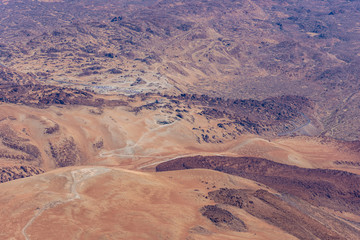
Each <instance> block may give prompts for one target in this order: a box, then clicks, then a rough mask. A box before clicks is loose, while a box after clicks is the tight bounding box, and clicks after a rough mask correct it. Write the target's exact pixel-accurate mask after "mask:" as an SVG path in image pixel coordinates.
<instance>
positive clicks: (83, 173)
mask: <svg viewBox="0 0 360 240" xmlns="http://www.w3.org/2000/svg"><path fill="white" fill-rule="evenodd" d="M109 171H110V169H109V168H105V167H92V168H84V169H78V170H73V171H71V187H70V193H71V195H72V196H71V197H69V198H68V199H65V200H55V201H52V202H49V203H47V204H45V205H44V206H43V207H42V208H40V209H39V210H38V211H37V212H36V213H35V215H34V216H33V217H32V218H31V219H30V220H29V221H28V222H27V223H26V225H25V226H24V227H23V229H22V230H21V232H22V234H23V235H24V237H25V239H26V240H30V237H29V235H28V234H27V233H26V230H27V229H28V228H29V227H30V226H31V224H33V223H34V221H35V220H36V219H37V218H38V217H39V216H41V214H42V213H43V212H44V211H46V210H48V209H50V208H54V207H56V206H57V205H60V204H65V203H68V202H71V201H74V200H76V199H80V198H81V197H80V194H79V193H78V192H77V190H76V188H77V186H78V184H79V183H81V182H83V181H85V180H87V179H89V178H92V177H94V176H97V175H100V174H103V173H106V172H109Z"/></svg>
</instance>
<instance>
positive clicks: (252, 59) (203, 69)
mask: <svg viewBox="0 0 360 240" xmlns="http://www.w3.org/2000/svg"><path fill="white" fill-rule="evenodd" d="M359 9H360V6H359V3H358V1H345V0H344V1H343V0H341V1H332V0H327V1H320V0H312V1H278V0H272V1H267V0H266V1H251V0H246V1H238V2H234V1H230V0H223V1H216V3H215V2H214V1H204V2H198V1H180V2H179V1H176V2H174V1H171V0H157V1H146V3H145V2H143V1H141V2H140V1H132V2H127V1H101V0H96V1H94V0H92V1H90V0H83V1H67V0H64V1H50V2H49V1H16V0H11V1H2V2H1V3H0V22H1V25H0V26H1V28H0V44H1V45H0V61H2V63H3V64H5V65H6V66H8V67H11V68H13V69H16V70H18V71H20V72H23V73H24V74H27V73H28V74H30V75H32V76H35V77H36V79H37V80H38V81H40V82H41V83H46V84H52V85H60V86H66V87H69V86H70V87H76V88H80V89H89V90H92V91H96V92H98V93H108V94H109V93H110V94H111V93H113V94H117V93H124V94H136V93H142V92H143V93H144V92H153V93H157V92H160V93H170V94H171V95H179V94H181V93H191V94H194V93H196V94H206V95H209V96H212V97H223V98H232V99H249V98H251V99H257V100H263V99H266V98H269V97H278V96H282V95H296V96H301V97H306V98H308V99H310V100H312V101H313V102H314V103H316V105H317V108H316V110H317V111H318V118H319V120H320V122H321V123H322V124H323V126H324V129H323V131H322V133H323V134H324V135H326V136H330V137H336V138H341V139H346V140H358V139H359V135H358V133H359V127H358V126H359V125H360V124H359V122H358V118H357V117H356V116H358V115H359V112H358V109H359V108H358V103H359V96H360V95H359V82H360V81H359V78H358V76H359V68H358V67H357V66H358V65H359V58H360V56H359V39H360V38H359V26H358V23H357V20H356V19H358V18H359V15H360V12H359ZM45 13H46V14H45ZM139 83H141V84H139Z"/></svg>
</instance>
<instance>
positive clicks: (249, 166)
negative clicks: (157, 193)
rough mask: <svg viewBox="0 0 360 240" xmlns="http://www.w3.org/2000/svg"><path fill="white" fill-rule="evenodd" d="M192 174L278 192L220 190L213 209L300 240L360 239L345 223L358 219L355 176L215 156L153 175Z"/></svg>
mask: <svg viewBox="0 0 360 240" xmlns="http://www.w3.org/2000/svg"><path fill="white" fill-rule="evenodd" d="M193 168H205V169H213V170H216V171H220V172H225V173H228V174H231V175H236V176H241V177H243V178H247V179H251V180H254V181H256V182H259V183H262V184H264V185H266V186H268V187H270V188H271V189H275V190H276V191H278V192H279V193H280V195H274V194H271V193H269V192H268V191H267V190H258V191H255V192H253V191H247V190H244V189H227V188H222V189H220V190H217V191H212V192H210V193H209V196H210V198H211V199H213V200H214V201H215V202H216V203H220V204H226V205H231V206H235V207H238V208H240V209H244V210H245V211H246V212H248V213H250V214H251V215H253V216H255V217H257V218H261V219H264V220H265V221H267V222H269V223H270V224H273V225H275V226H277V227H279V228H281V229H283V230H284V231H286V232H288V233H290V234H292V235H294V236H296V237H297V238H299V239H317V238H318V239H352V238H354V239H357V238H358V236H359V234H360V231H359V229H358V228H357V227H354V226H356V225H353V223H352V221H351V218H349V219H346V218H344V216H346V214H353V215H355V216H356V218H357V219H359V216H360V194H359V187H360V175H357V174H352V173H348V172H343V171H337V170H327V169H306V168H299V167H296V166H289V165H285V164H280V163H276V162H272V161H269V160H266V159H259V158H246V157H242V158H229V157H218V156H213V157H202V156H197V157H187V158H179V159H175V160H172V161H169V162H165V163H161V164H159V165H158V166H157V167H156V170H157V171H169V170H170V171H171V170H181V169H193ZM213 211H214V209H213ZM331 212H334V213H335V215H331V214H329V213H331ZM324 218H326V220H325V219H324ZM339 218H342V219H343V220H340V219H339ZM356 223H358V222H356Z"/></svg>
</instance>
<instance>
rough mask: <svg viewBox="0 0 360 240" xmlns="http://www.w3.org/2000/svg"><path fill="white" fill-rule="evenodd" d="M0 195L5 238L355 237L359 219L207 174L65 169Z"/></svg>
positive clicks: (4, 187)
mask: <svg viewBox="0 0 360 240" xmlns="http://www.w3.org/2000/svg"><path fill="white" fill-rule="evenodd" d="M20 188H21V189H23V191H21V192H19V191H18V190H17V189H20ZM0 190H1V192H2V193H4V194H2V195H1V196H0V202H1V205H0V212H1V214H0V220H1V221H2V222H3V223H4V224H3V226H4V228H3V229H2V231H1V233H0V237H1V238H3V239H8V238H11V237H15V238H16V239H24V238H27V239H58V238H59V237H61V238H72V237H73V236H77V237H79V238H81V239H99V238H100V239H101V238H105V239H139V238H140V239H141V238H145V239H169V238H170V239H262V240H265V239H268V240H269V239H270V240H272V239H274V240H275V239H279V238H280V239H294V240H295V239H357V237H358V236H359V235H358V234H359V229H358V226H356V223H355V221H357V220H356V219H353V220H352V221H351V222H350V221H349V220H348V218H350V217H351V216H346V215H345V213H344V215H341V217H337V216H336V215H334V214H330V213H329V212H328V211H327V210H325V209H321V208H317V207H314V206H311V205H309V204H308V203H306V202H304V201H301V200H299V199H291V202H289V203H286V202H285V201H289V200H283V199H282V198H283V195H281V194H280V193H279V192H277V191H274V190H271V189H268V188H267V187H266V186H264V185H260V186H259V184H258V183H256V182H254V181H251V180H247V179H244V178H241V177H237V176H233V175H228V174H225V173H221V172H218V171H212V170H205V169H197V170H183V171H171V172H162V173H141V172H138V171H129V170H124V169H119V168H106V167H75V168H74V167H71V168H62V169H57V170H55V171H51V172H48V173H45V174H42V175H39V176H35V177H32V178H26V179H21V180H16V181H12V182H9V183H3V184H0ZM231 196H233V197H232V198H230V197H231ZM284 197H285V196H284ZM10 198H11V201H9V199H10ZM12 209H17V211H13V210H12ZM308 212H310V213H308ZM337 214H340V213H337ZM324 223H326V224H324ZM59 225H61V227H59ZM325 225H326V226H325Z"/></svg>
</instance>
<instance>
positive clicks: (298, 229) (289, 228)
mask: <svg viewBox="0 0 360 240" xmlns="http://www.w3.org/2000/svg"><path fill="white" fill-rule="evenodd" d="M209 196H210V198H211V199H213V200H214V201H215V202H216V203H222V204H228V205H231V206H235V207H238V208H242V209H244V210H245V211H247V212H248V213H250V214H251V215H253V216H255V217H257V218H260V219H264V220H265V221H267V222H269V223H270V224H273V225H275V226H277V227H279V228H281V229H283V230H284V231H286V232H288V233H290V234H292V235H294V236H296V237H297V238H299V239H309V240H310V239H316V238H319V239H329V240H330V239H346V238H344V237H342V236H340V235H339V234H338V233H336V232H334V231H332V230H331V229H329V227H326V226H325V225H324V224H322V223H320V222H318V221H316V220H314V219H313V218H311V217H310V216H308V215H306V214H304V213H302V212H300V211H299V210H297V209H296V208H295V207H293V206H291V205H289V204H287V203H286V202H285V201H283V200H282V199H281V198H279V197H277V196H275V195H274V194H271V193H269V192H268V191H266V190H257V191H255V192H252V191H248V190H239V189H225V188H222V189H220V190H217V191H213V192H210V193H209Z"/></svg>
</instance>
